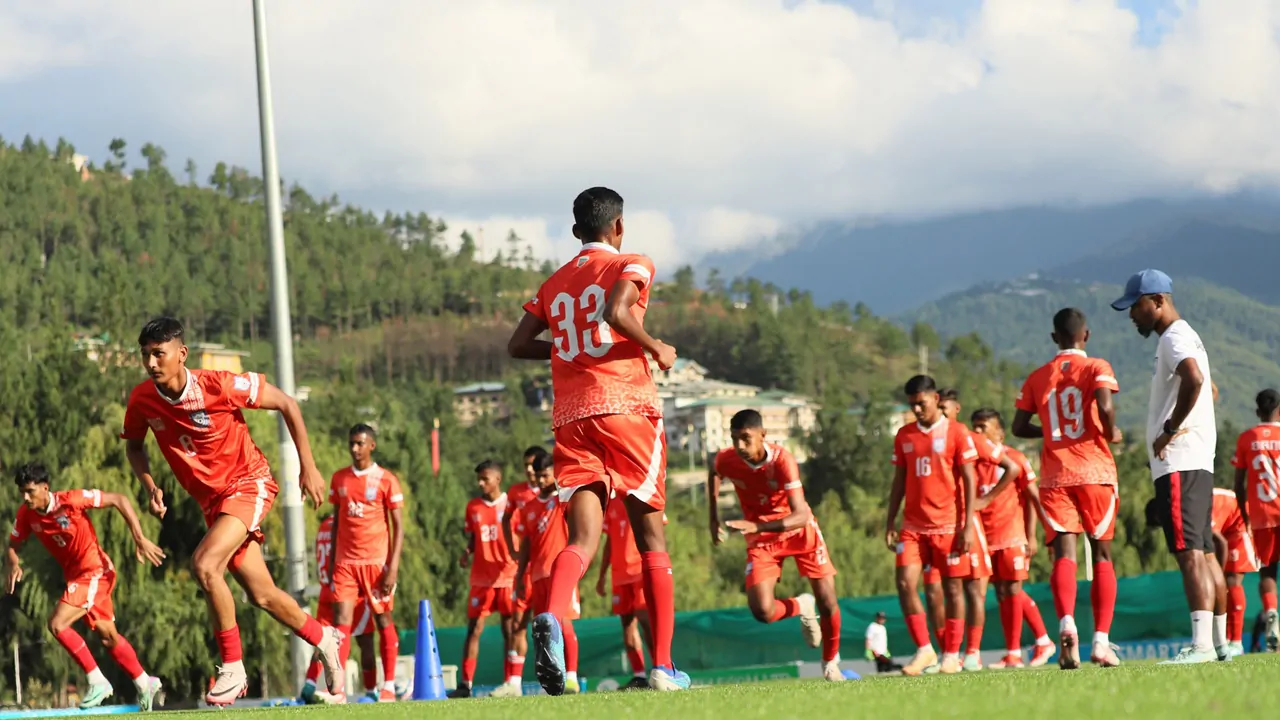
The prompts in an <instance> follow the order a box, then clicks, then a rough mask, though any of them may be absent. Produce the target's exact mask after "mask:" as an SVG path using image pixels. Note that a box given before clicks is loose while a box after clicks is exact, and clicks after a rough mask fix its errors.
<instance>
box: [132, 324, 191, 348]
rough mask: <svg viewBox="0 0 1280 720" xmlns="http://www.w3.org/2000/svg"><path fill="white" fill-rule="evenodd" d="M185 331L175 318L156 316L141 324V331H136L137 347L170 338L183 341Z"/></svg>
mask: <svg viewBox="0 0 1280 720" xmlns="http://www.w3.org/2000/svg"><path fill="white" fill-rule="evenodd" d="M186 332H187V331H186V330H184V329H183V327H182V323H181V322H178V320H177V319H175V318H171V317H158V318H155V319H153V320H151V321H150V322H148V323H147V324H146V325H143V326H142V332H140V333H138V347H146V346H148V345H153V344H154V345H159V344H161V343H167V342H169V341H170V340H177V341H178V342H183V338H184V337H185V336H186Z"/></svg>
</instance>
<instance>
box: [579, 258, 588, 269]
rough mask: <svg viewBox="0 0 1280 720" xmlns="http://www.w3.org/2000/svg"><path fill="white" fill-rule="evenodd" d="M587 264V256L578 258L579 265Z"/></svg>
mask: <svg viewBox="0 0 1280 720" xmlns="http://www.w3.org/2000/svg"><path fill="white" fill-rule="evenodd" d="M586 264H587V258H586V257H585V256H584V257H580V258H578V267H582V266H583V265H586Z"/></svg>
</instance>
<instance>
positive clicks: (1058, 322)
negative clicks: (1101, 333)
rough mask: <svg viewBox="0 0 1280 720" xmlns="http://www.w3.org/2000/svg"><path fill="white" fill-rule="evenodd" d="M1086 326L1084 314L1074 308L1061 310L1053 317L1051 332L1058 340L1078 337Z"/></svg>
mask: <svg viewBox="0 0 1280 720" xmlns="http://www.w3.org/2000/svg"><path fill="white" fill-rule="evenodd" d="M1087 325H1088V323H1087V322H1086V321H1085V317H1084V313H1083V312H1082V311H1080V310H1078V309H1076V308H1071V307H1069V308H1062V309H1061V310H1059V311H1058V312H1057V313H1056V314H1054V316H1053V331H1054V332H1055V333H1057V335H1058V339H1059V340H1071V339H1073V338H1076V337H1078V336H1079V335H1080V333H1081V332H1084V329H1085V327H1087Z"/></svg>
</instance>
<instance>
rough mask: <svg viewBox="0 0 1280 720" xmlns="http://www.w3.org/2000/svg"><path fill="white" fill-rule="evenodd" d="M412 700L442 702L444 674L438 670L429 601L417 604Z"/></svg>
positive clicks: (438, 648) (438, 658)
mask: <svg viewBox="0 0 1280 720" xmlns="http://www.w3.org/2000/svg"><path fill="white" fill-rule="evenodd" d="M413 699H414V700H444V699H445V691H444V672H443V671H442V670H441V668H440V646H439V645H438V644H437V643H436V624H435V622H434V621H433V620H432V619H431V601H430V600H423V601H421V602H419V603H418V647H417V649H416V650H415V652H414V656H413Z"/></svg>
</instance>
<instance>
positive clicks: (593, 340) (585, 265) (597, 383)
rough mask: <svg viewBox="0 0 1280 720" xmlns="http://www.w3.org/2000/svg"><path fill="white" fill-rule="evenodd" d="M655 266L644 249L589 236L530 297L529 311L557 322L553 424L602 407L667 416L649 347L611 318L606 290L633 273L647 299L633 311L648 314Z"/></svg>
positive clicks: (618, 412)
mask: <svg viewBox="0 0 1280 720" xmlns="http://www.w3.org/2000/svg"><path fill="white" fill-rule="evenodd" d="M653 274H654V268H653V261H651V260H649V258H647V257H645V256H644V255H633V254H629V253H621V252H619V251H618V250H617V249H615V248H614V247H613V246H611V245H607V244H605V243H586V244H584V245H583V246H582V251H581V252H580V253H578V255H577V257H575V258H574V259H572V260H570V261H569V262H568V263H567V264H565V265H564V266H563V267H561V268H560V269H559V270H557V271H556V272H555V273H553V274H552V275H551V277H549V278H547V280H546V282H544V283H542V287H540V288H539V289H538V294H537V295H535V296H534V297H533V299H532V300H530V301H529V302H527V303H525V305H524V309H525V311H526V312H528V313H530V314H531V315H534V316H536V317H538V318H539V319H540V320H542V321H543V322H545V323H546V324H547V326H548V327H549V328H550V329H551V342H552V343H553V344H554V346H555V347H554V349H553V350H552V352H551V386H552V390H553V391H554V392H555V404H554V405H553V407H552V410H551V427H552V428H558V427H561V426H562V425H568V424H569V423H571V422H574V421H576V420H582V419H583V418H589V417H597V416H600V415H638V416H641V417H662V402H661V401H660V400H659V399H658V392H657V388H655V387H654V384H653V375H652V373H651V372H650V370H649V360H648V358H647V357H646V356H645V352H644V349H642V348H641V347H640V346H639V345H637V344H635V343H634V342H631V341H630V340H627V339H626V338H624V337H622V336H621V335H618V334H617V333H615V332H613V330H612V329H611V328H610V327H609V324H608V323H606V322H605V321H604V306H605V298H606V296H607V294H608V293H609V292H610V290H612V289H613V285H614V283H616V282H618V281H619V280H631V281H633V282H634V283H635V284H636V286H637V287H638V288H639V290H640V299H639V300H638V301H637V302H636V304H635V305H634V306H633V307H632V308H631V312H632V314H633V315H635V316H636V317H637V318H639V319H641V320H643V319H644V313H645V309H646V308H647V307H648V306H649V287H650V285H652V283H653Z"/></svg>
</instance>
